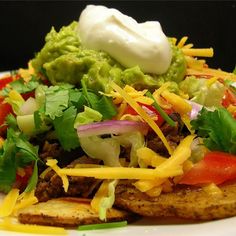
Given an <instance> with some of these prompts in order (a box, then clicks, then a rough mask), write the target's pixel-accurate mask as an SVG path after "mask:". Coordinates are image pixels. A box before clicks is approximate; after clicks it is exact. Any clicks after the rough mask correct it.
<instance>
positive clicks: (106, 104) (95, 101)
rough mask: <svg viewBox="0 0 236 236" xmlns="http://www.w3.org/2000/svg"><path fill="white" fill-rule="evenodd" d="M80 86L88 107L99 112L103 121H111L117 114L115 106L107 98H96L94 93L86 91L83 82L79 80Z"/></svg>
mask: <svg viewBox="0 0 236 236" xmlns="http://www.w3.org/2000/svg"><path fill="white" fill-rule="evenodd" d="M81 85H82V91H83V94H84V97H85V99H86V100H87V102H88V105H89V107H91V108H92V109H94V110H96V111H98V112H100V113H101V114H102V116H103V119H111V118H112V117H113V116H115V115H116V114H117V110H116V108H115V105H114V104H113V103H112V101H111V99H110V98H107V97H106V96H104V95H102V96H98V95H96V94H95V93H93V92H90V91H88V90H87V87H86V84H85V82H84V81H83V80H81Z"/></svg>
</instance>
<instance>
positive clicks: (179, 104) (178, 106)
mask: <svg viewBox="0 0 236 236" xmlns="http://www.w3.org/2000/svg"><path fill="white" fill-rule="evenodd" d="M161 95H162V96H163V97H164V98H165V99H166V100H167V101H168V102H169V103H170V104H171V105H172V107H173V109H174V110H175V111H176V112H178V113H179V114H180V115H183V114H187V113H188V112H190V111H191V110H192V106H191V105H190V104H189V103H188V102H186V101H185V100H184V99H183V98H181V97H180V96H178V95H177V94H175V93H171V92H169V91H168V90H165V91H163V92H162V93H161Z"/></svg>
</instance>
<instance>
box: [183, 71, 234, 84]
mask: <svg viewBox="0 0 236 236" xmlns="http://www.w3.org/2000/svg"><path fill="white" fill-rule="evenodd" d="M186 75H196V76H206V75H208V76H214V77H217V78H221V79H224V80H227V79H229V80H232V81H236V75H235V74H233V73H228V72H225V71H222V70H216V69H210V68H202V69H199V70H196V69H193V68H187V70H186Z"/></svg>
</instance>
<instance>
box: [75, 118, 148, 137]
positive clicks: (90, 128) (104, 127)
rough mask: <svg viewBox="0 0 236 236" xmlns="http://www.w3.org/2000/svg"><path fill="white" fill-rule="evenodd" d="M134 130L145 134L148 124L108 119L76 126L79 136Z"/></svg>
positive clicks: (121, 132) (116, 133)
mask: <svg viewBox="0 0 236 236" xmlns="http://www.w3.org/2000/svg"><path fill="white" fill-rule="evenodd" d="M134 131H140V132H141V133H143V134H146V133H147V131H148V125H147V124H146V123H144V122H140V121H129V120H108V121H101V122H96V123H91V124H87V125H80V126H78V128H77V133H78V136H79V137H80V138H81V137H89V136H93V135H103V134H115V135H118V134H124V133H129V132H134Z"/></svg>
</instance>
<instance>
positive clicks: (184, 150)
mask: <svg viewBox="0 0 236 236" xmlns="http://www.w3.org/2000/svg"><path fill="white" fill-rule="evenodd" d="M194 137H195V135H188V136H187V137H185V138H184V139H183V140H182V141H181V142H180V144H179V145H178V147H177V148H176V149H175V150H174V152H173V154H172V156H171V157H170V158H168V159H167V160H166V161H165V162H163V163H162V164H160V165H159V166H158V167H157V168H156V169H155V171H158V176H159V177H162V176H163V177H164V175H166V177H174V176H177V175H181V174H183V163H184V162H185V161H186V160H187V159H188V158H189V157H190V155H191V144H192V141H193V139H194ZM178 172H179V174H177V173H178ZM174 174H175V175H174Z"/></svg>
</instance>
